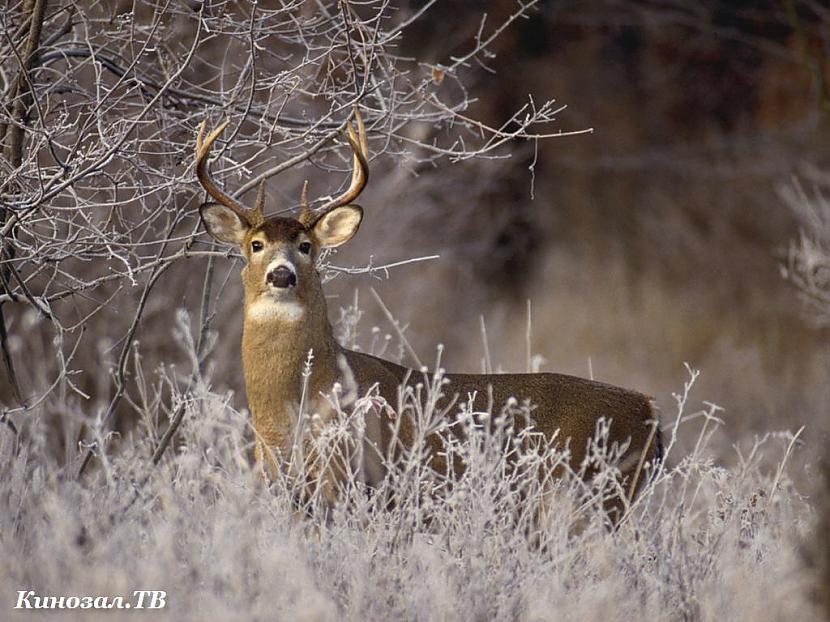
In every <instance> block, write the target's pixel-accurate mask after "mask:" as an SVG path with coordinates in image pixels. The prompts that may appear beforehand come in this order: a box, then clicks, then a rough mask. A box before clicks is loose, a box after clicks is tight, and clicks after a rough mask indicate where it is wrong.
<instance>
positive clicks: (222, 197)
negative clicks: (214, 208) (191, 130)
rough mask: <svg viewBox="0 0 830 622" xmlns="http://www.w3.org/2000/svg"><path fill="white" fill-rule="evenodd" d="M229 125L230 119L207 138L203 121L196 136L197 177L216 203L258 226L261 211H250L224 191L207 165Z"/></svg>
mask: <svg viewBox="0 0 830 622" xmlns="http://www.w3.org/2000/svg"><path fill="white" fill-rule="evenodd" d="M229 123H230V119H226V120H225V121H224V122H223V123H222V124H221V125H220V126H219V127H217V128H216V129H215V130H213V131H212V132H211V133H210V134H208V135H207V137H205V136H204V134H205V126H206V121H202V124H201V125H200V126H199V133H198V135H197V136H196V176H197V177H198V178H199V182H201V184H202V186H203V187H204V189H205V190H207V192H208V194H209V195H210V196H212V197H213V198H214V199H215V200H216V201H218V202H219V203H221V204H222V205H224V206H225V207H227V208H230V209H232V210H233V211H234V213H236V215H237V216H239V217H240V218H242V220H244V221H245V222H246V223H248V224H249V225H255V224H257V222H256V221H257V220H258V217H259V218H261V210H260V213H259V214H258V213H257V210H249V209H248V208H247V207H245V206H244V205H243V204H242V203H240V202H239V201H237V200H236V199H234V198H233V197H232V196H230V195H229V194H227V193H226V192H225V191H224V190H222V189H221V188H220V187H219V185H218V184H217V183H216V181H215V180H214V179H213V175H211V173H210V169H209V168H208V165H207V164H208V158H209V157H210V148H211V147H212V146H213V143H214V141H216V139H217V138H219V135H220V134H221V133H222V132H223V131H224V130H225V128H226V127H228V124H229Z"/></svg>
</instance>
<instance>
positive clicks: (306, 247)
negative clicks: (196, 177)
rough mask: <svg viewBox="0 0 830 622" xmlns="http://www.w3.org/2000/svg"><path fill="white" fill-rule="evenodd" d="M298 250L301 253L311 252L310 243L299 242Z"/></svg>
mask: <svg viewBox="0 0 830 622" xmlns="http://www.w3.org/2000/svg"><path fill="white" fill-rule="evenodd" d="M300 252H301V253H302V254H303V255H308V254H309V253H310V252H311V244H310V243H309V242H303V243H302V244H300Z"/></svg>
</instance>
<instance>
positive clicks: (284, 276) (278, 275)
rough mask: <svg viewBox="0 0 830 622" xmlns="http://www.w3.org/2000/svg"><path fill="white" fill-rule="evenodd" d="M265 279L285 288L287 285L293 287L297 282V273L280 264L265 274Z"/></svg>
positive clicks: (270, 283)
mask: <svg viewBox="0 0 830 622" xmlns="http://www.w3.org/2000/svg"><path fill="white" fill-rule="evenodd" d="M265 281H266V282H267V283H268V284H269V285H273V286H274V287H279V288H282V289H284V288H286V287H293V286H294V285H296V284H297V275H296V274H294V273H293V272H292V271H291V270H289V269H288V268H286V267H285V266H280V267H279V268H274V269H273V270H271V271H270V272H269V273H268V274H267V275H265Z"/></svg>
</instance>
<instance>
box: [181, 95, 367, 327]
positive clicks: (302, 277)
mask: <svg viewBox="0 0 830 622" xmlns="http://www.w3.org/2000/svg"><path fill="white" fill-rule="evenodd" d="M354 117H355V119H356V120H357V126H358V132H357V133H355V130H354V128H353V126H352V123H351V120H350V121H349V123H348V124H347V128H348V133H347V139H348V141H349V144H350V146H351V148H352V152H353V160H354V162H353V171H352V180H351V184H350V185H349V187H348V189H347V190H346V191H345V192H344V193H343V194H341V195H340V196H338V197H336V198H334V199H332V200H330V201H329V202H327V203H326V204H325V205H323V206H322V207H321V208H320V209H319V210H315V211H312V210H311V209H310V208H309V204H308V196H307V190H308V184H307V182H306V184H304V186H303V193H302V208H301V212H300V214H299V218H290V217H284V216H274V217H271V218H266V217H265V216H264V214H263V208H264V204H265V182H264V180H263V182H262V183H261V184H260V187H259V193H258V196H257V200H256V204H255V205H254V207H253V208H252V209H249V208H248V207H246V206H245V205H243V204H242V203H240V202H239V201H238V200H236V199H235V198H234V197H232V196H230V195H229V194H227V193H225V192H224V191H223V190H222V189H221V188H220V187H219V185H218V184H217V183H216V182H215V181H214V179H213V176H212V175H211V173H210V170H209V168H208V157H209V155H210V148H211V146H212V145H213V143H214V141H215V140H216V139H217V138H218V137H219V135H220V134H221V133H222V131H223V130H224V129H225V128H226V127H227V125H228V123H229V122H228V121H225V122H224V123H222V125H220V126H219V127H217V128H216V129H215V130H213V132H211V133H210V134H208V135H207V137H205V136H204V133H205V123H202V126H201V127H200V128H199V135H198V136H197V138H196V175H197V177H198V178H199V181H200V182H201V184H202V186H204V188H205V190H207V192H208V194H210V196H211V197H212V198H213V199H214V200H216V201H217V202H218V203H210V204H207V205H204V206H203V207H202V208H201V209H200V210H199V214H200V216H201V218H202V222H203V223H204V225H205V229H207V232H208V233H209V234H210V235H211V236H212V237H213V238H214V239H216V240H218V241H220V242H224V243H225V244H232V245H235V246H238V247H239V249H240V251H241V252H242V255H243V257H244V258H245V264H246V265H245V268H244V269H243V270H242V281H243V285H244V287H245V308H246V319H248V320H252V321H257V320H261V321H264V320H269V319H275V318H281V319H284V320H298V319H300V318H301V317H303V315H304V313H305V312H306V310H308V309H310V308H311V309H314V308H316V307H318V306H319V305H323V304H324V303H323V302H322V301H323V298H322V287H321V284H320V277H319V275H318V273H317V270H316V267H315V263H316V259H317V257H318V256H319V253H320V251H321V250H322V249H324V248H333V247H336V246H340V245H341V244H344V243H346V242H348V241H349V240H350V239H351V238H352V237H353V236H354V234H355V233H356V232H357V229H358V227H359V226H360V222H361V220H362V218H363V209H362V208H361V207H360V206H358V205H353V204H352V201H354V200H355V199H356V198H357V197H358V195H359V194H360V193H361V191H362V190H363V188H364V187H365V186H366V182H367V181H368V178H369V165H368V163H367V161H366V154H367V150H366V130H365V127H364V125H363V120H362V119H361V117H360V114H359V112H358V111H357V109H355V112H354ZM322 308H323V309H325V307H324V306H323V307H322Z"/></svg>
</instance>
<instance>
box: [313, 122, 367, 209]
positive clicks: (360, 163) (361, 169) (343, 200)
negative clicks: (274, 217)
mask: <svg viewBox="0 0 830 622" xmlns="http://www.w3.org/2000/svg"><path fill="white" fill-rule="evenodd" d="M352 114H353V115H354V118H355V119H356V120H357V133H355V131H354V127H353V126H352V122H351V120H349V123H348V125H347V126H346V129H347V130H348V134H347V135H346V138H347V139H348V141H349V145H350V146H351V148H352V154H353V157H354V161H353V164H352V183H351V184H349V187H348V188H347V189H346V191H345V192H344V193H343V194H341V195H340V196H338V197H336V198H334V199H332V200H331V201H329V202H328V203H326V204H325V205H323V206H322V207H321V208H319V210H318V211H317V215H316V216H314V215H312V213H311V210H310V209H309V207H308V182H307V181H306V182H305V184H303V194H302V199H301V203H302V212H301V217H300V219H301V220H302V221H303V222H309V221H312V220H315V219H316V218H319V216H321V215H323V214H325V213H327V212H330V211H331V210H333V209H334V208H336V207H341V206H343V205H348V204H349V203H351V202H352V201H354V200H355V199H356V198H357V197H358V196H359V195H360V193H361V192H363V189H364V188H365V187H366V183H367V182H368V181H369V162H368V161H367V160H366V158H367V156H368V153H369V151H368V148H367V146H366V126H365V125H364V124H363V118H362V117H361V116H360V111H359V110H358V109H357V106H355V107H354V112H353V113H352Z"/></svg>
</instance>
